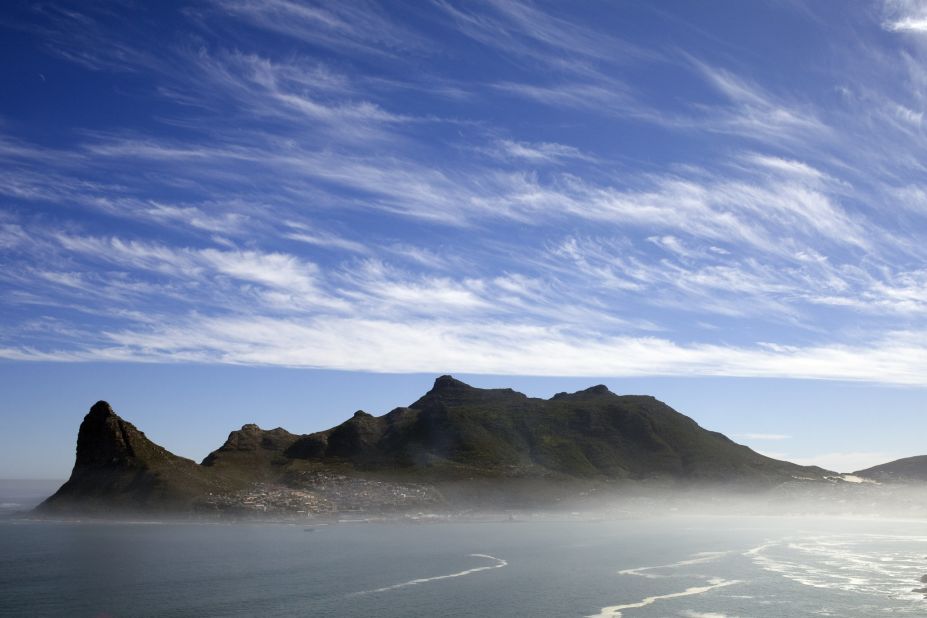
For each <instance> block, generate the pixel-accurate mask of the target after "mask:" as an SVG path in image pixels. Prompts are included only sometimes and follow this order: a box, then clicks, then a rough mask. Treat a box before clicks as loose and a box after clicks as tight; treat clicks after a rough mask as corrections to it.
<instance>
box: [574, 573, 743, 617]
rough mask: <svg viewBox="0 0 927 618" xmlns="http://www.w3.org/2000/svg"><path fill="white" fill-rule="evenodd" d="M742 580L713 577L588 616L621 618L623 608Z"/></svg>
mask: <svg viewBox="0 0 927 618" xmlns="http://www.w3.org/2000/svg"><path fill="white" fill-rule="evenodd" d="M739 583H740V580H736V579H712V580H709V582H708V585H706V586H694V587H692V588H686V589H685V590H682V591H680V592H670V593H668V594H660V595H654V596H652V597H647V598H645V599H642V600H640V601H637V602H635V603H626V604H624V605H609V606H608V607H603V608H602V609H601V610H599V613H598V614H592V615H590V616H588V618H621V615H622V613H621V610H624V609H637V608H640V607H646V606H648V605H652V604H654V603H656V602H657V601H661V600H663V599H676V598H679V597H688V596H692V595H696V594H704V593H706V592H708V591H710V590H715V589H717V588H723V587H725V586H732V585H734V584H739Z"/></svg>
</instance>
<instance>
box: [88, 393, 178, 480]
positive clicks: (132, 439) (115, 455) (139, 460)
mask: <svg viewBox="0 0 927 618" xmlns="http://www.w3.org/2000/svg"><path fill="white" fill-rule="evenodd" d="M165 453H166V451H164V449H162V448H161V447H159V446H158V445H156V444H154V443H153V442H151V441H150V440H148V438H146V437H145V434H143V433H142V432H141V431H139V430H138V429H136V428H135V425H133V424H132V423H129V422H126V421H124V420H122V419H121V418H120V417H119V415H118V414H116V412H115V411H114V410H113V407H112V406H111V405H110V404H109V403H107V402H106V401H102V400H101V401H98V402H96V403H95V404H93V407H91V408H90V411H89V412H88V413H87V415H86V416H85V417H84V420H83V422H82V423H81V425H80V430H79V431H78V433H77V459H76V462H75V464H74V469H75V470H78V469H82V468H126V467H130V468H131V467H144V466H145V465H146V463H147V461H148V460H149V459H151V458H157V459H160V458H163V457H164V454H165Z"/></svg>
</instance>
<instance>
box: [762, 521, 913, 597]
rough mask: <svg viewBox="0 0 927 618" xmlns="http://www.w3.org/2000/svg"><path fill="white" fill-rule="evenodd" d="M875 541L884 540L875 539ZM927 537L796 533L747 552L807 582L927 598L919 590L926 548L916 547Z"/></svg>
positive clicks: (772, 569)
mask: <svg viewBox="0 0 927 618" xmlns="http://www.w3.org/2000/svg"><path fill="white" fill-rule="evenodd" d="M874 541H875V542H878V544H877V545H876V546H872V545H870V543H872V542H874ZM923 542H924V538H923V537H899V536H896V535H852V536H851V535H829V536H812V537H801V538H796V537H792V538H786V539H783V540H781V541H778V542H771V543H766V544H764V545H761V546H759V547H755V548H753V549H751V550H749V551H747V552H745V553H744V555H745V556H747V557H749V558H750V559H751V560H752V561H753V563H754V564H756V565H757V566H758V567H760V568H761V569H763V570H765V571H767V572H770V573H776V574H778V575H780V576H782V577H785V578H786V579H789V580H791V581H794V582H796V583H799V584H802V585H804V586H809V587H813V588H823V589H830V590H842V591H845V592H856V593H862V594H871V595H876V596H887V597H892V598H896V599H910V600H914V599H922V598H923V595H921V594H919V593H914V592H913V589H914V588H915V587H921V586H922V585H923V584H921V583H919V578H920V577H921V576H922V575H923V574H924V573H925V572H927V565H925V560H924V557H923V549H922V548H917V547H916V544H917V543H923ZM912 546H913V547H912ZM917 549H921V551H917Z"/></svg>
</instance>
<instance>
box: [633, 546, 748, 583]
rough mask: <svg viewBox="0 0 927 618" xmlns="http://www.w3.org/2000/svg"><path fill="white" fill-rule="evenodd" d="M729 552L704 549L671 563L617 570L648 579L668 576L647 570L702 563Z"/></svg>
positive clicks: (675, 567) (676, 567)
mask: <svg viewBox="0 0 927 618" xmlns="http://www.w3.org/2000/svg"><path fill="white" fill-rule="evenodd" d="M729 553H731V552H726V551H706V552H701V553H698V554H694V556H695V557H694V558H688V559H686V560H680V561H679V562H673V563H672V564H661V565H659V566H650V567H638V568H636V569H624V570H622V571H618V575H637V576H638V577H646V578H648V579H658V578H663V577H670V575H664V574H660V573H650V572H649V571H662V570H669V569H678V568H679V567H684V566H689V565H692V564H704V563H705V562H712V561H714V560H717V559H718V558H720V557H721V556H726V555H728V554H729Z"/></svg>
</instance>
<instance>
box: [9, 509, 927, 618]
mask: <svg viewBox="0 0 927 618" xmlns="http://www.w3.org/2000/svg"><path fill="white" fill-rule="evenodd" d="M924 574H927V523H924V522H899V521H842V520H816V519H765V518H741V519H727V518H714V519H703V518H685V517H674V518H661V519H653V520H628V521H610V522H605V521H596V522H582V521H528V522H505V523H502V522H498V523H434V524H400V523H394V524H387V523H372V524H333V525H328V526H315V527H314V529H313V530H312V531H308V530H307V529H306V527H305V526H297V525H275V524H264V525H257V524H228V525H216V524H212V525H210V524H173V523H172V524H167V523H163V524H158V523H150V524H99V523H47V522H46V523H39V522H22V521H20V522H11V521H7V522H4V523H0V615H3V616H69V617H77V616H88V617H105V616H112V617H118V616H177V617H180V616H196V617H201V616H306V617H315V616H614V617H617V616H626V617H634V616H641V617H644V616H650V617H654V616H659V617H667V616H680V617H685V618H723V617H733V616H740V617H760V618H762V617H783V616H790V617H791V616H839V617H852V616H860V617H867V618H869V617H872V616H927V601H925V600H924V595H923V594H920V593H915V592H912V589H914V588H920V587H921V586H922V585H923V584H920V583H919V579H920V577H921V576H922V575H924Z"/></svg>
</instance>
